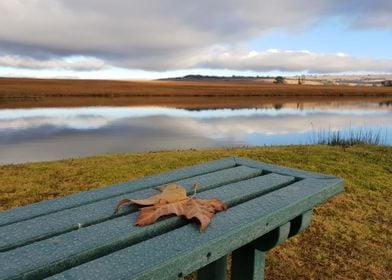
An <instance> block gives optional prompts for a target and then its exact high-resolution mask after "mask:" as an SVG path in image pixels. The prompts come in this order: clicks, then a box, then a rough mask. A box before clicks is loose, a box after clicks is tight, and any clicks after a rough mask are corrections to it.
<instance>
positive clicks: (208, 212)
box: [116, 184, 227, 232]
mask: <svg viewBox="0 0 392 280" xmlns="http://www.w3.org/2000/svg"><path fill="white" fill-rule="evenodd" d="M160 191H161V193H160V194H158V195H154V196H151V197H149V198H147V199H143V200H133V199H124V200H122V201H120V202H119V203H118V204H117V207H116V212H117V211H118V209H119V207H120V206H121V205H123V204H124V203H128V202H132V203H134V204H137V205H141V206H146V205H150V206H147V207H143V208H141V209H140V214H139V217H138V219H137V220H136V225H138V226H146V225H150V224H153V223H154V222H156V221H157V220H158V219H159V218H160V217H162V216H167V215H172V214H174V215H177V216H185V218H187V219H192V218H195V219H197V220H198V221H199V222H200V231H201V232H202V231H204V230H205V229H206V228H207V226H208V225H209V224H210V222H211V218H212V217H213V216H214V213H215V212H216V211H222V210H226V209H227V205H226V204H225V203H223V202H221V201H220V200H219V199H215V198H214V199H199V198H196V197H195V195H196V184H195V194H194V195H193V196H191V197H187V195H186V190H185V189H184V188H183V187H181V186H180V185H177V184H169V185H167V186H165V187H163V188H161V189H160Z"/></svg>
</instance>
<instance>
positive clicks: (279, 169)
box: [234, 158, 336, 179]
mask: <svg viewBox="0 0 392 280" xmlns="http://www.w3.org/2000/svg"><path fill="white" fill-rule="evenodd" d="M234 160H235V161H236V162H237V164H239V165H244V166H248V167H253V168H261V169H263V170H265V171H269V172H273V173H277V174H283V175H289V176H294V177H297V178H303V179H305V178H315V179H334V178H336V177H334V176H329V175H325V174H322V173H316V172H310V171H304V170H300V169H295V168H288V167H284V166H278V165H273V164H268V163H264V162H259V161H254V160H250V159H243V158H234Z"/></svg>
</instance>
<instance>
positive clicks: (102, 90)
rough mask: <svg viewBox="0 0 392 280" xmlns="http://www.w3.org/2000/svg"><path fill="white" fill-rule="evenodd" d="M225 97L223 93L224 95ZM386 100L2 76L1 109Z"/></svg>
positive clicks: (270, 88) (366, 91) (291, 89)
mask: <svg viewBox="0 0 392 280" xmlns="http://www.w3.org/2000/svg"><path fill="white" fill-rule="evenodd" d="M223 97H224V98H223ZM369 97H372V98H375V99H376V100H377V101H385V100H388V99H391V98H392V88H388V87H383V88H381V87H379V88H374V87H348V86H299V85H276V84H264V83H260V82H230V81H220V82H212V81H211V82H194V81H105V80H103V81H102V80H54V79H52V80H45V79H19V78H18V79H17V78H0V108H24V107H32V106H35V107H37V106H39V107H52V106H53V107H65V106H92V105H95V106H96V105H107V106H109V105H111V106H125V105H132V106H146V105H155V106H157V105H159V106H174V107H189V108H201V107H207V106H208V107H211V104H214V105H215V106H216V107H249V106H252V107H254V106H256V107H257V106H263V105H265V104H278V103H287V102H295V103H301V102H321V101H324V102H332V101H361V100H363V99H364V98H369Z"/></svg>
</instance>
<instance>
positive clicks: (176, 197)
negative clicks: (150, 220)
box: [114, 183, 187, 214]
mask: <svg viewBox="0 0 392 280" xmlns="http://www.w3.org/2000/svg"><path fill="white" fill-rule="evenodd" d="M158 190H159V191H160V192H161V193H160V194H157V195H153V196H151V197H149V198H146V199H140V200H137V199H128V198H125V199H123V200H121V201H120V202H119V203H117V206H116V209H115V210H114V213H115V214H117V213H118V210H119V209H120V207H121V206H122V205H124V204H127V203H134V204H137V205H141V206H148V205H156V204H167V203H172V202H175V201H180V200H183V199H186V198H187V196H186V190H185V189H184V188H183V187H181V186H180V185H177V184H174V183H172V184H168V185H166V186H163V187H161V188H158Z"/></svg>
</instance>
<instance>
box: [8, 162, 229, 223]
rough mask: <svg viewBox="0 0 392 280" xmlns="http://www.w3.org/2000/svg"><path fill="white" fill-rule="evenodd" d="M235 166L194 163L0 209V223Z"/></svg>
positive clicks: (44, 213) (20, 219)
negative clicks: (180, 167)
mask: <svg viewBox="0 0 392 280" xmlns="http://www.w3.org/2000/svg"><path fill="white" fill-rule="evenodd" d="M235 165H236V163H235V161H234V159H233V158H226V159H222V160H216V161H211V162H208V163H204V164H199V165H194V166H191V167H185V168H182V169H178V170H175V171H170V172H164V173H160V174H157V175H153V176H148V177H144V178H142V179H139V180H135V181H129V182H124V183H120V184H115V185H112V186H109V187H105V188H100V189H94V190H90V191H86V192H82V193H78V194H74V195H69V196H66V197H60V198H56V199H53V200H49V201H43V202H38V203H34V204H30V205H27V206H24V207H20V208H14V209H11V210H7V211H3V212H0V226H1V225H7V224H11V223H15V222H19V221H23V220H27V219H31V218H33V217H38V216H42V215H46V214H48V213H52V212H55V211H60V210H64V209H69V208H73V207H77V206H80V205H83V204H86V203H92V202H95V201H99V200H103V199H107V198H109V197H114V196H118V195H121V194H124V193H128V192H130V191H136V190H141V189H146V188H149V187H154V186H159V185H163V184H167V183H169V182H174V181H178V180H182V179H186V178H190V177H194V176H197V175H201V174H206V173H210V172H214V171H218V170H222V169H226V168H230V167H234V166H235Z"/></svg>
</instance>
